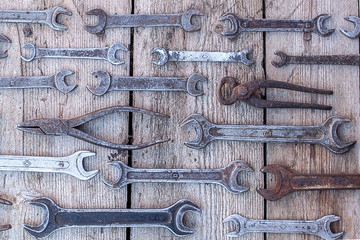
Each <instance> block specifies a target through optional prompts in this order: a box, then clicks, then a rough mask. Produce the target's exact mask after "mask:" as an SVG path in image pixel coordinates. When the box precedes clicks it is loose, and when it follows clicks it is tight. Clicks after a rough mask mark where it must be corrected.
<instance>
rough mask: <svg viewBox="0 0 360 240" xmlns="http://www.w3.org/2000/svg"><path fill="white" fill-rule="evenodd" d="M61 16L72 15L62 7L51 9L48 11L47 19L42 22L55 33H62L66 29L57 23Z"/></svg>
mask: <svg viewBox="0 0 360 240" xmlns="http://www.w3.org/2000/svg"><path fill="white" fill-rule="evenodd" d="M61 14H64V15H68V16H71V15H72V13H71V12H70V11H69V10H67V9H66V8H63V7H59V6H56V7H53V8H52V9H50V10H48V18H47V19H46V21H45V22H44V23H45V24H47V25H48V26H49V27H51V28H52V29H54V30H56V31H64V30H66V29H67V27H66V26H65V25H64V24H61V23H59V21H58V18H59V16H60V15H61Z"/></svg>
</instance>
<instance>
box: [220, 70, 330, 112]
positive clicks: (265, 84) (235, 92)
mask: <svg viewBox="0 0 360 240" xmlns="http://www.w3.org/2000/svg"><path fill="white" fill-rule="evenodd" d="M225 84H229V85H230V90H231V96H230V97H229V98H227V97H225V96H224V95H223V89H222V88H223V87H224V85H225ZM260 88H281V89H288V90H293V91H299V92H307V93H317V94H328V95H331V94H333V91H331V90H322V89H316V88H308V87H303V86H299V85H296V84H292V83H287V82H281V81H274V80H264V79H261V80H253V81H250V82H247V83H243V84H239V83H238V82H236V79H235V78H232V77H225V78H223V79H221V81H220V84H219V87H218V90H217V92H218V99H219V101H220V102H221V103H222V104H224V105H231V104H233V103H235V102H236V101H238V100H240V101H243V102H246V103H247V104H250V105H252V106H255V107H260V108H310V109H322V110H331V109H332V107H331V106H326V105H320V104H313V103H294V102H280V101H271V100H265V99H261V98H258V97H256V95H255V94H254V93H255V91H256V90H258V89H260Z"/></svg>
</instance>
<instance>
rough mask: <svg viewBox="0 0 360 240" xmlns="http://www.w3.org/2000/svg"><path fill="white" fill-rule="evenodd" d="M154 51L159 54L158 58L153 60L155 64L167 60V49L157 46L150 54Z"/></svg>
mask: <svg viewBox="0 0 360 240" xmlns="http://www.w3.org/2000/svg"><path fill="white" fill-rule="evenodd" d="M154 53H158V54H160V60H159V61H154V64H155V65H158V66H163V65H165V64H166V63H167V61H168V60H169V54H168V53H167V51H166V50H165V49H164V48H160V47H157V48H155V49H154V50H153V51H152V52H151V54H154Z"/></svg>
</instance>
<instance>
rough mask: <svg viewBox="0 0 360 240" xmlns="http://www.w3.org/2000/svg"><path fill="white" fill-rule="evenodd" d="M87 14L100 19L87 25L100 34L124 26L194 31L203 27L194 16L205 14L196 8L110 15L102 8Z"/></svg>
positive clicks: (90, 30)
mask: <svg viewBox="0 0 360 240" xmlns="http://www.w3.org/2000/svg"><path fill="white" fill-rule="evenodd" d="M86 14H87V15H95V16H97V17H98V19H99V20H98V23H97V25H96V26H85V29H86V30H87V31H88V32H90V33H93V34H97V35H100V36H101V35H103V34H104V33H105V29H107V28H124V27H182V28H183V29H184V30H185V31H187V32H194V31H198V30H200V28H201V27H200V26H199V25H194V24H192V23H191V19H192V17H193V16H202V15H203V14H202V12H200V11H199V10H197V9H194V8H190V9H188V10H186V11H185V13H184V14H151V15H149V14H147V15H140V14H131V15H109V14H107V13H106V12H105V11H104V10H102V9H93V10H91V11H89V12H87V13H86Z"/></svg>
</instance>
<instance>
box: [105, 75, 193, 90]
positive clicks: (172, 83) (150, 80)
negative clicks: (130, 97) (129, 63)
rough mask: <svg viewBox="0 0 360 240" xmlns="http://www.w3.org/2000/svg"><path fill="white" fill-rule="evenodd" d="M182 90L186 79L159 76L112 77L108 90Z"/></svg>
mask: <svg viewBox="0 0 360 240" xmlns="http://www.w3.org/2000/svg"><path fill="white" fill-rule="evenodd" d="M117 90H126V91H141V90H144V91H184V92H187V79H184V78H161V77H113V78H112V82H111V86H110V88H109V91H117Z"/></svg>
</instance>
